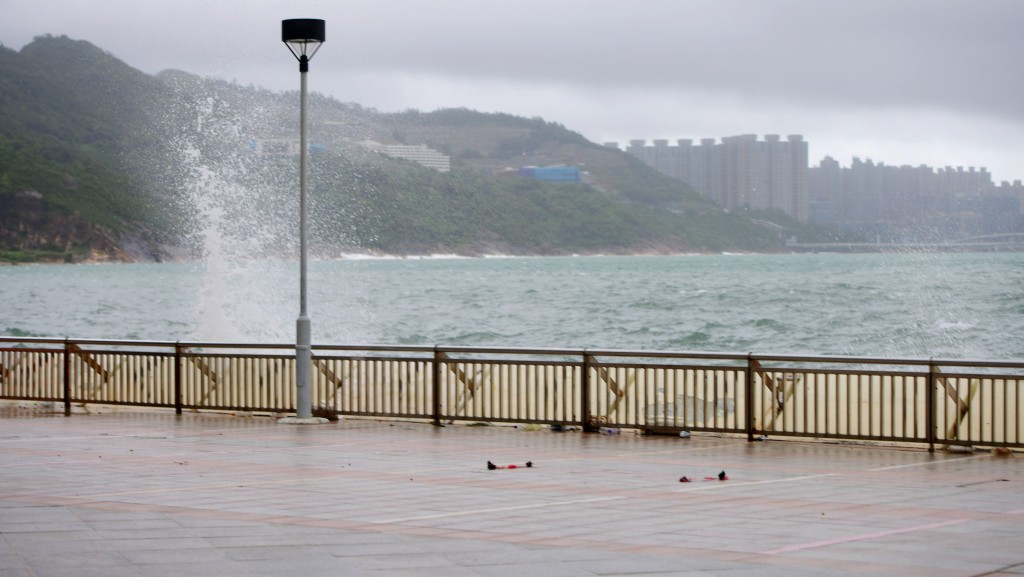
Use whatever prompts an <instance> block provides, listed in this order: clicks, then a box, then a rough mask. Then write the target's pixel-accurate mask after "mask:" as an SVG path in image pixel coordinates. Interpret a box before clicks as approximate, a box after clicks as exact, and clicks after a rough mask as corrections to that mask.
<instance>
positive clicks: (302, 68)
mask: <svg viewBox="0 0 1024 577" xmlns="http://www.w3.org/2000/svg"><path fill="white" fill-rule="evenodd" d="M325 39H326V38H325V24H324V21H323V20H315V19H310V18H300V19H293V20H283V21H281V40H282V41H283V42H284V43H285V44H286V45H287V46H288V49H289V50H291V52H292V54H293V55H294V56H295V58H296V59H297V60H298V61H299V73H300V77H301V78H302V83H301V104H300V106H299V108H300V112H299V148H300V151H299V318H298V320H297V321H296V322H295V333H296V335H295V403H296V407H295V417H296V419H297V420H298V421H300V422H301V421H307V420H308V421H314V419H313V418H312V416H313V413H312V408H313V402H312V391H311V390H310V389H311V387H310V369H311V368H312V364H313V353H312V344H311V342H310V341H311V335H312V330H311V329H310V323H309V311H308V309H307V307H306V154H307V152H308V150H307V149H308V145H307V144H306V73H307V72H309V61H310V59H312V58H313V55H314V54H316V51H317V50H319V49H320V45H321V44H323V42H324V41H325ZM315 421H319V419H315Z"/></svg>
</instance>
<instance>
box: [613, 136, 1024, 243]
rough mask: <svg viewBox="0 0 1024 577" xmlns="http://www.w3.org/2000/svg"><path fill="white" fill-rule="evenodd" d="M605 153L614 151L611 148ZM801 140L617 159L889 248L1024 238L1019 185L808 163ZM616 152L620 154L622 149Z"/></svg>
mask: <svg viewBox="0 0 1024 577" xmlns="http://www.w3.org/2000/svg"><path fill="white" fill-rule="evenodd" d="M605 146H608V147H613V148H616V149H620V147H619V144H618V143H617V142H606V143H605ZM808 147H809V145H808V142H807V141H806V140H804V138H803V136H802V135H797V134H792V135H788V136H786V138H785V139H783V138H782V137H781V136H780V135H777V134H766V135H764V139H763V140H759V139H758V136H757V135H756V134H741V135H735V136H724V137H718V138H702V139H701V140H700V141H698V142H695V141H693V140H691V139H685V138H684V139H677V140H675V141H674V144H673V143H670V141H669V140H668V139H652V140H650V141H648V140H645V139H634V140H631V141H630V142H629V145H628V146H627V147H626V149H625V152H626V153H628V154H631V155H633V156H635V157H637V158H639V159H640V160H642V161H643V162H645V163H646V164H648V165H649V166H651V167H653V168H655V169H656V170H658V171H659V172H661V173H663V174H666V175H668V176H671V177H673V178H678V179H679V180H682V181H684V182H687V183H689V184H690V185H691V186H693V187H694V188H695V189H696V190H697V191H698V192H700V193H702V194H704V195H706V196H708V197H709V198H711V199H712V200H714V201H715V202H717V203H718V204H719V205H721V206H723V207H725V208H729V209H737V208H751V209H756V210H770V209H776V210H781V211H782V212H784V213H786V214H788V215H790V216H792V217H794V218H796V219H798V220H800V221H801V222H807V221H813V222H817V223H820V224H826V225H831V226H836V227H838V228H840V229H846V230H853V231H856V232H859V233H861V234H865V235H869V236H872V237H879V238H881V237H883V236H884V237H885V238H887V239H889V240H892V241H898V242H907V241H922V240H928V241H935V240H950V239H954V238H963V237H967V236H977V235H984V234H1005V233H1019V232H1024V217H1022V215H1024V185H1022V183H1021V181H1020V180H1015V181H1013V182H1005V181H1003V182H1000V183H999V184H996V183H995V182H994V181H993V179H992V174H991V173H990V172H989V171H988V169H987V168H986V167H983V166H982V167H974V166H967V167H965V166H962V165H960V166H942V167H933V166H929V165H927V164H919V165H907V164H903V165H889V164H886V163H885V162H884V161H878V162H875V161H874V160H872V159H864V160H862V159H860V158H859V157H854V158H853V159H851V161H850V165H849V167H844V166H842V165H841V163H840V162H839V161H837V160H836V159H834V158H832V157H831V156H828V155H826V156H825V157H824V158H822V159H821V160H820V161H819V162H818V163H817V164H816V165H813V166H812V165H811V164H810V161H809V158H808ZM620 150H621V149H620Z"/></svg>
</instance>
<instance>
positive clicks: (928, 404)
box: [924, 359, 938, 453]
mask: <svg viewBox="0 0 1024 577" xmlns="http://www.w3.org/2000/svg"><path fill="white" fill-rule="evenodd" d="M933 361H934V359H928V375H927V376H926V377H925V388H926V389H927V391H928V394H927V395H926V396H925V398H924V404H925V412H926V413H927V414H926V415H925V429H926V431H925V441H926V442H927V443H928V452H929V453H934V452H935V427H936V426H937V422H938V415H936V414H935V411H936V410H937V406H936V405H937V403H936V402H935V396H936V394H937V393H938V391H936V390H935V363H934V362H933Z"/></svg>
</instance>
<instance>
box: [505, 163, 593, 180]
mask: <svg viewBox="0 0 1024 577" xmlns="http://www.w3.org/2000/svg"><path fill="white" fill-rule="evenodd" d="M519 176H522V177H524V178H533V179H536V180H543V181H545V182H580V181H581V180H582V178H581V177H580V169H578V168H576V167H575V166H524V167H522V168H520V169H519Z"/></svg>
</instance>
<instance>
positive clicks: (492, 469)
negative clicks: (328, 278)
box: [487, 461, 533, 471]
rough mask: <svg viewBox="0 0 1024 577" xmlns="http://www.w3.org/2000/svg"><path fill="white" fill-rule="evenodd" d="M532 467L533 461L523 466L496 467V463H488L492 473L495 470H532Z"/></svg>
mask: <svg viewBox="0 0 1024 577" xmlns="http://www.w3.org/2000/svg"><path fill="white" fill-rule="evenodd" d="M532 467H533V461H527V462H526V463H524V464H522V465H515V464H513V465H495V464H494V463H492V462H490V461H487V468H488V469H489V470H491V471H494V470H495V469H522V468H526V469H530V468H532Z"/></svg>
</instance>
